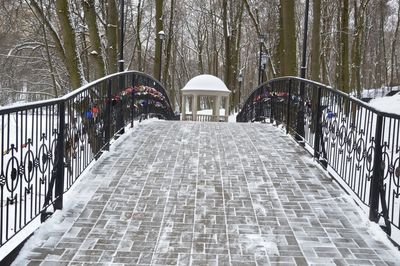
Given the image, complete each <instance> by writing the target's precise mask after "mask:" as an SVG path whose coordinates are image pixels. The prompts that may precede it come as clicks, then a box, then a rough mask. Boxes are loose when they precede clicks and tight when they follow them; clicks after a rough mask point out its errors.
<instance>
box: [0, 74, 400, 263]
mask: <svg viewBox="0 0 400 266" xmlns="http://www.w3.org/2000/svg"><path fill="white" fill-rule="evenodd" d="M0 116H1V118H0V122H1V128H2V136H1V145H0V146H1V148H2V155H1V156H2V157H1V166H2V171H1V179H0V193H1V194H0V196H1V198H0V201H1V212H0V216H1V221H0V229H1V230H0V241H1V243H0V244H1V247H0V253H2V254H3V258H4V260H3V263H9V262H11V261H14V265H89V264H99V265H104V264H105V265H277V264H284V265H361V264H363V265H399V261H400V253H399V251H398V250H397V249H396V247H395V245H394V244H393V243H392V241H394V242H396V240H397V237H398V235H399V227H400V214H399V213H400V204H399V202H400V199H399V189H400V185H399V184H400V182H399V178H400V170H399V169H400V168H399V160H400V159H399V152H400V148H399V127H400V117H399V116H396V115H393V114H387V113H383V112H380V111H379V110H375V109H373V108H371V107H369V106H368V105H366V104H364V103H362V102H360V101H358V100H356V99H354V98H352V97H349V96H348V95H345V94H343V93H341V92H338V91H336V90H334V89H332V88H330V87H327V86H324V85H322V84H318V83H314V82H312V81H308V80H303V79H299V78H294V77H286V78H280V79H276V80H272V81H269V82H267V83H264V84H262V85H261V86H260V87H258V88H256V89H255V90H254V91H253V93H252V94H251V95H250V96H249V97H248V99H247V101H246V102H245V104H244V105H243V108H242V110H241V112H240V113H239V114H238V116H237V121H238V122H241V123H217V122H215V123H211V122H188V121H185V122H181V121H176V120H178V119H179V117H176V116H175V115H174V113H173V111H172V108H171V106H170V104H169V100H168V95H167V94H166V92H165V90H164V88H163V87H162V86H161V84H159V83H158V82H157V81H155V80H154V79H153V78H151V77H150V76H147V75H145V74H143V73H139V72H123V73H119V74H115V75H112V76H108V77H105V78H103V79H101V80H98V81H96V82H94V83H91V84H88V85H87V86H85V87H83V88H81V89H80V90H78V91H76V92H73V93H71V94H69V95H66V96H64V97H62V98H60V99H55V100H52V101H46V102H39V103H32V104H28V105H25V106H18V107H12V108H4V109H0ZM149 116H153V117H157V118H158V119H150V120H145V121H144V122H142V123H140V124H138V120H141V118H142V117H149ZM251 122H254V123H251ZM264 122H266V123H264ZM371 221H372V222H371ZM40 223H42V224H40ZM37 227H38V229H37V230H36V231H35V232H34V233H33V235H31V236H30V238H29V239H28V240H27V241H24V240H25V239H26V236H29V235H30V231H29V230H32V228H35V229H36V228H37ZM27 232H28V233H27ZM21 242H22V244H21V245H20V247H19V248H18V249H16V251H14V252H11V253H10V254H9V255H8V256H7V255H6V252H7V254H8V250H13V248H11V249H10V247H12V246H17V245H18V244H20V243H21ZM18 253H19V254H18Z"/></svg>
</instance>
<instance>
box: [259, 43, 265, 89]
mask: <svg viewBox="0 0 400 266" xmlns="http://www.w3.org/2000/svg"><path fill="white" fill-rule="evenodd" d="M258 41H259V43H260V51H259V53H260V54H259V60H258V85H260V84H261V82H262V81H261V76H262V73H261V72H262V70H261V60H262V49H263V44H264V42H265V36H264V35H260V36H259V37H258Z"/></svg>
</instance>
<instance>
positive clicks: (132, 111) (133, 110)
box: [131, 89, 135, 128]
mask: <svg viewBox="0 0 400 266" xmlns="http://www.w3.org/2000/svg"><path fill="white" fill-rule="evenodd" d="M131 101H132V102H131V128H132V127H133V121H134V119H135V92H134V91H133V89H132V95H131Z"/></svg>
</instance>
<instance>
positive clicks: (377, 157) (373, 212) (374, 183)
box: [369, 114, 383, 222]
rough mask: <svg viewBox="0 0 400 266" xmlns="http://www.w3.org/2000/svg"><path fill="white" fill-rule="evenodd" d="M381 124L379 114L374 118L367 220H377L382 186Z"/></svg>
mask: <svg viewBox="0 0 400 266" xmlns="http://www.w3.org/2000/svg"><path fill="white" fill-rule="evenodd" d="M382 124H383V118H382V116H381V115H380V114H378V117H377V119H376V127H375V140H374V141H375V149H374V165H373V172H372V179H371V188H370V199H369V204H370V209H369V220H370V221H374V222H378V221H379V190H380V186H382V184H381V183H382V181H383V176H382V146H381V140H382Z"/></svg>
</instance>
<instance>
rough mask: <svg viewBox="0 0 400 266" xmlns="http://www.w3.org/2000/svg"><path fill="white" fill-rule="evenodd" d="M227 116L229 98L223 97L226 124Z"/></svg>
mask: <svg viewBox="0 0 400 266" xmlns="http://www.w3.org/2000/svg"><path fill="white" fill-rule="evenodd" d="M228 116H229V96H228V97H225V119H226V122H228Z"/></svg>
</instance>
